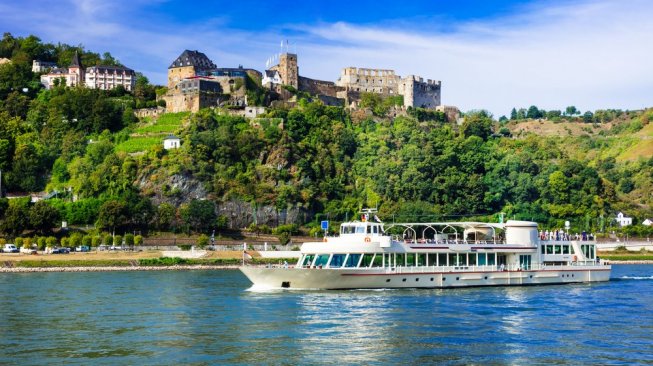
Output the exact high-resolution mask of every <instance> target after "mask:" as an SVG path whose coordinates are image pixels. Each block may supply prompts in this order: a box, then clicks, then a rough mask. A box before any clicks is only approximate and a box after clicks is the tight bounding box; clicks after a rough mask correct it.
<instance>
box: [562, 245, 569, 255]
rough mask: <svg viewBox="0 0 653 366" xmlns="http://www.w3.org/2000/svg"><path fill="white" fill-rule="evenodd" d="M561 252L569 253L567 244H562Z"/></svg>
mask: <svg viewBox="0 0 653 366" xmlns="http://www.w3.org/2000/svg"><path fill="white" fill-rule="evenodd" d="M562 254H569V245H563V246H562Z"/></svg>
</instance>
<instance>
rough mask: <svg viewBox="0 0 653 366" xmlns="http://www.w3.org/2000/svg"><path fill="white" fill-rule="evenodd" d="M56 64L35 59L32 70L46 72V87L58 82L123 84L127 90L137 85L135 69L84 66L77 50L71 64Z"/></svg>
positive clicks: (101, 86)
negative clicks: (64, 65) (58, 65)
mask: <svg viewBox="0 0 653 366" xmlns="http://www.w3.org/2000/svg"><path fill="white" fill-rule="evenodd" d="M55 66H56V64H54V63H49V62H42V61H38V60H34V61H33V63H32V71H34V72H44V71H47V70H49V72H48V73H47V74H43V75H41V84H43V86H44V87H45V88H46V89H50V88H52V87H53V86H54V85H56V84H58V83H64V84H65V85H68V86H77V85H86V87H87V88H92V89H102V90H111V89H113V88H115V87H117V86H118V85H122V86H123V87H124V88H125V90H127V91H133V90H134V86H135V85H136V74H135V73H134V70H132V69H130V68H127V67H124V66H91V67H89V68H84V67H83V66H82V63H81V62H80V60H79V55H78V54H77V52H75V55H74V56H73V59H72V61H71V63H70V66H68V67H67V68H56V67H55Z"/></svg>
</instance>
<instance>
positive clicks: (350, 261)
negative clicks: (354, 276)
mask: <svg viewBox="0 0 653 366" xmlns="http://www.w3.org/2000/svg"><path fill="white" fill-rule="evenodd" d="M360 259H361V255H360V254H350V255H349V257H347V260H346V261H345V267H356V266H358V261H360Z"/></svg>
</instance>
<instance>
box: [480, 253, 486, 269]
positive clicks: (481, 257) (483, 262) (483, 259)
mask: <svg viewBox="0 0 653 366" xmlns="http://www.w3.org/2000/svg"><path fill="white" fill-rule="evenodd" d="M486 264H487V254H485V253H478V265H479V266H484V265H486Z"/></svg>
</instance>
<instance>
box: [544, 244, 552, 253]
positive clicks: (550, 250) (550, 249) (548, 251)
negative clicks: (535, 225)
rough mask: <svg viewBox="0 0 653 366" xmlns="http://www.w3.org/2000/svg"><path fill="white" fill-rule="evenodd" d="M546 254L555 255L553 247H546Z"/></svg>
mask: <svg viewBox="0 0 653 366" xmlns="http://www.w3.org/2000/svg"><path fill="white" fill-rule="evenodd" d="M546 254H553V245H547V246H546Z"/></svg>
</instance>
